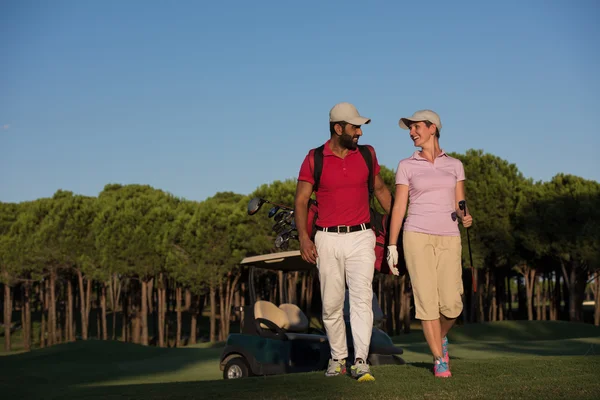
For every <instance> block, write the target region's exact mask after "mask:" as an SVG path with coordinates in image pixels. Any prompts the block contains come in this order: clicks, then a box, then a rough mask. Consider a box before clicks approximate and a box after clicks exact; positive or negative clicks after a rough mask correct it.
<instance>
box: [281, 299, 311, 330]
mask: <svg viewBox="0 0 600 400" xmlns="http://www.w3.org/2000/svg"><path fill="white" fill-rule="evenodd" d="M279 309H280V310H282V311H283V312H285V314H286V315H287V318H288V321H289V327H288V328H287V330H288V332H306V331H308V326H309V323H308V318H306V315H305V314H304V312H302V310H301V309H300V307H298V306H297V305H295V304H292V303H284V304H280V305H279Z"/></svg>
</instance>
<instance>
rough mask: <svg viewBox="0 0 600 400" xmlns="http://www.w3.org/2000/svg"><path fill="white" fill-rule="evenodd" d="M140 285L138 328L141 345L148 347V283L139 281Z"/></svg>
mask: <svg viewBox="0 0 600 400" xmlns="http://www.w3.org/2000/svg"><path fill="white" fill-rule="evenodd" d="M141 284H142V298H141V299H140V306H141V307H140V308H141V310H140V324H141V326H140V328H141V330H142V332H141V338H140V339H141V343H142V345H144V346H148V281H147V280H145V279H143V280H141Z"/></svg>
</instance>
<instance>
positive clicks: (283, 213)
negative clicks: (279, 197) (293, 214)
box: [273, 210, 289, 222]
mask: <svg viewBox="0 0 600 400" xmlns="http://www.w3.org/2000/svg"><path fill="white" fill-rule="evenodd" d="M286 214H289V211H283V210H282V211H280V212H279V213H278V214H275V216H274V217H273V219H274V220H275V221H277V222H279V221H281V220H282V219H283V218H284V217H285V216H286Z"/></svg>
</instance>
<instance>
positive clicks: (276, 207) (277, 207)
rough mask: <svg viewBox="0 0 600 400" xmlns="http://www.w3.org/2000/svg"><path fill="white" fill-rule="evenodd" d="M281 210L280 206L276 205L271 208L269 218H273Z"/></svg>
mask: <svg viewBox="0 0 600 400" xmlns="http://www.w3.org/2000/svg"><path fill="white" fill-rule="evenodd" d="M277 211H279V206H275V207H273V208H271V209H270V210H269V218H273V216H274V215H275V214H277Z"/></svg>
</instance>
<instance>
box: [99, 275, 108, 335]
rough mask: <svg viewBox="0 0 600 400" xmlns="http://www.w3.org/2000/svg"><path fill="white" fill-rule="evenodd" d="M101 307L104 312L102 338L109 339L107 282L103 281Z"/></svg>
mask: <svg viewBox="0 0 600 400" xmlns="http://www.w3.org/2000/svg"><path fill="white" fill-rule="evenodd" d="M100 309H101V313H102V340H108V327H107V326H106V321H107V318H106V284H105V283H104V282H102V283H101V287H100Z"/></svg>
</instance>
